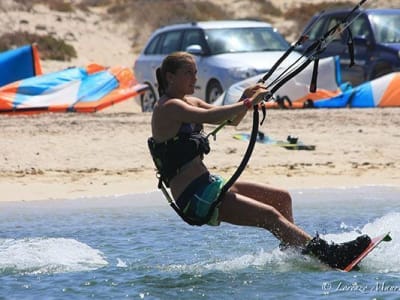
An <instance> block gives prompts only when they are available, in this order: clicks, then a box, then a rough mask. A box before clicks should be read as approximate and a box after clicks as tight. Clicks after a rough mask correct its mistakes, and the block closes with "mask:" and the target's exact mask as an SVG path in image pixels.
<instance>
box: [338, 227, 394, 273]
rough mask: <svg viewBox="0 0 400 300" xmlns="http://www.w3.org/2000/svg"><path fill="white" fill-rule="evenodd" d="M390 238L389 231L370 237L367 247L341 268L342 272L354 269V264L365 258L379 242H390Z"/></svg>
mask: <svg viewBox="0 0 400 300" xmlns="http://www.w3.org/2000/svg"><path fill="white" fill-rule="evenodd" d="M391 240H392V238H391V237H390V232H388V233H385V234H382V235H379V236H377V237H374V238H372V239H371V242H370V244H369V245H368V247H367V248H365V250H364V251H363V252H362V253H361V254H360V255H359V256H357V257H356V258H355V259H354V260H353V261H352V262H351V263H350V264H349V265H348V266H347V267H345V268H344V269H343V271H344V272H350V271H351V270H353V269H355V268H356V266H357V265H358V264H359V263H360V262H361V261H362V260H363V259H364V258H365V257H367V255H368V254H369V253H371V251H372V250H374V249H375V248H376V247H377V246H378V245H379V244H380V243H381V242H390V241H391Z"/></svg>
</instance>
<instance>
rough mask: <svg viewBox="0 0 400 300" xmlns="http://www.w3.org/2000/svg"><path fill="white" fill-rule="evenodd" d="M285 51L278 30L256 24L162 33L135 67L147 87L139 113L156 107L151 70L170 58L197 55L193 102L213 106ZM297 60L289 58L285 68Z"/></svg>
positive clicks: (182, 27) (203, 25)
mask: <svg viewBox="0 0 400 300" xmlns="http://www.w3.org/2000/svg"><path fill="white" fill-rule="evenodd" d="M288 47H289V44H288V42H287V41H286V40H285V39H284V38H283V36H282V35H280V34H279V33H278V32H277V31H276V29H274V28H273V27H272V26H271V25H270V24H268V23H264V22H258V21H242V20H240V21H210V22H193V23H186V24H177V25H170V26H165V27H162V28H160V29H158V30H156V31H155V32H154V33H153V34H152V35H151V37H150V39H149V41H148V42H147V44H146V46H145V47H144V49H143V51H142V52H141V53H140V55H139V56H138V58H137V60H136V62H135V65H134V72H135V76H136V79H137V80H138V82H141V83H146V84H148V85H149V89H148V91H147V92H146V93H145V94H143V95H141V96H140V102H141V107H142V111H151V110H152V108H153V106H154V103H155V101H156V99H157V94H156V91H157V80H156V76H155V70H156V68H157V67H159V66H160V65H161V62H162V60H163V58H164V57H165V56H166V55H167V54H169V53H171V52H174V51H187V52H189V53H192V54H193V55H195V58H196V63H197V68H198V73H197V77H198V80H197V85H196V91H195V96H197V97H199V98H201V99H205V100H206V101H207V102H209V103H211V102H213V101H214V100H216V99H217V98H218V96H219V95H220V94H222V92H223V91H224V90H226V89H227V88H228V87H229V86H231V85H232V84H233V83H236V82H238V81H241V80H244V79H246V78H248V77H251V76H255V75H257V74H262V73H265V72H267V71H268V70H269V69H270V68H271V67H272V65H273V64H274V62H275V61H276V60H277V59H278V58H279V57H280V56H281V55H282V54H283V52H284V51H285V50H286V49H287V48H288ZM299 56H300V55H299V54H298V53H296V54H295V55H293V56H291V59H289V60H287V63H286V64H287V65H288V64H290V61H294V60H295V59H297V58H298V57H299Z"/></svg>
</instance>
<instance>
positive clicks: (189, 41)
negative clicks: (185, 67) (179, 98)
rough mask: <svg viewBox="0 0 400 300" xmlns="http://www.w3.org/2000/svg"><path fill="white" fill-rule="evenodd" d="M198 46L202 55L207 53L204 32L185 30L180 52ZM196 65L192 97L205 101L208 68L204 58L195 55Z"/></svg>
mask: <svg viewBox="0 0 400 300" xmlns="http://www.w3.org/2000/svg"><path fill="white" fill-rule="evenodd" d="M193 45H199V46H200V47H201V48H202V50H203V54H206V53H207V52H208V49H207V43H206V41H205V38H204V32H203V30H201V29H187V30H185V32H184V35H183V38H182V45H181V50H182V51H187V48H188V47H189V46H193ZM194 57H195V60H196V65H197V82H196V88H195V92H194V96H196V97H199V98H201V99H205V93H206V86H207V82H208V79H209V75H208V74H209V67H208V65H207V62H206V59H204V58H205V56H203V55H201V56H199V55H195V56H194Z"/></svg>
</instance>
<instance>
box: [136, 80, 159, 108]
mask: <svg viewBox="0 0 400 300" xmlns="http://www.w3.org/2000/svg"><path fill="white" fill-rule="evenodd" d="M155 103H156V94H155V93H154V89H153V88H152V87H151V85H149V88H148V90H146V91H145V92H144V93H143V94H142V95H140V105H141V107H142V112H151V111H153V107H154V104H155Z"/></svg>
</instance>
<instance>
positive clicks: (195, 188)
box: [148, 52, 371, 269]
mask: <svg viewBox="0 0 400 300" xmlns="http://www.w3.org/2000/svg"><path fill="white" fill-rule="evenodd" d="M196 73H197V68H196V63H195V60H194V58H193V56H192V55H191V54H189V53H186V52H175V53H172V54H170V55H168V56H167V57H166V58H165V59H164V60H163V63H162V65H161V67H160V68H159V69H157V80H158V85H159V94H160V99H159V100H158V101H157V103H156V104H155V106H154V111H153V115H152V122H151V126H152V137H151V138H149V142H148V144H149V148H150V152H151V154H152V157H153V160H154V163H155V165H156V167H157V170H158V175H159V176H160V187H162V188H163V191H164V193H165V194H166V195H167V197H168V198H169V200H170V202H171V204H172V205H173V207H174V208H175V210H176V211H177V212H178V213H179V215H181V216H182V218H183V219H184V220H185V221H187V222H188V223H189V224H192V225H193V224H195V225H201V224H208V225H219V224H220V222H227V223H231V224H235V225H241V226H254V227H261V228H264V229H266V230H268V231H270V232H271V233H272V234H273V235H274V236H275V237H277V238H278V239H279V240H280V241H281V244H282V245H283V246H285V247H293V248H297V249H300V251H302V252H303V253H310V254H313V255H315V256H316V257H317V258H319V259H320V260H321V261H322V262H324V263H326V264H328V265H330V266H331V267H334V268H340V269H343V268H345V267H346V266H347V265H348V264H349V263H350V262H351V261H352V260H353V259H354V258H356V257H357V256H358V255H359V254H360V253H362V251H363V250H364V249H365V248H366V247H367V246H368V245H369V244H370V241H371V239H370V238H369V237H368V236H367V235H362V236H360V237H358V238H357V239H355V240H353V241H350V242H347V243H342V244H335V243H328V242H326V241H325V240H323V239H321V238H320V237H319V236H318V235H317V236H316V237H314V238H313V237H312V236H311V235H309V234H308V233H306V232H305V231H304V230H303V229H301V228H300V227H298V226H297V225H296V224H295V223H294V220H293V211H292V200H291V197H290V194H289V193H288V192H287V191H285V190H280V189H276V188H273V187H269V186H266V185H264V184H260V183H253V182H243V181H236V182H235V183H233V185H232V186H231V187H230V188H229V190H227V191H223V186H224V180H223V179H222V178H221V177H220V176H218V175H214V174H210V172H209V171H208V169H207V167H206V165H205V164H204V162H203V156H204V155H205V154H208V152H209V151H210V147H209V143H208V139H207V137H206V136H205V135H204V133H203V130H202V128H203V126H202V124H204V123H209V124H220V123H222V122H224V121H225V120H232V122H230V123H231V124H233V125H236V124H238V123H239V122H240V121H241V120H242V119H243V117H244V116H245V115H246V113H247V111H248V110H249V109H251V108H253V107H254V106H256V105H258V103H259V102H261V101H263V99H264V98H265V96H267V95H268V93H269V92H268V90H267V89H266V88H265V87H263V85H262V84H257V85H254V86H252V87H250V88H247V89H246V90H245V91H244V93H243V95H242V97H241V98H240V99H238V102H237V103H234V104H231V105H226V106H214V105H211V104H208V103H206V102H205V101H202V100H201V99H199V98H195V97H193V96H191V95H192V94H193V93H194V89H195V85H196V79H197V78H196ZM165 186H167V187H169V188H170V190H171V193H172V197H170V196H169V195H168V192H167V191H166V188H165ZM171 198H173V199H174V200H172V199H171Z"/></svg>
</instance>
